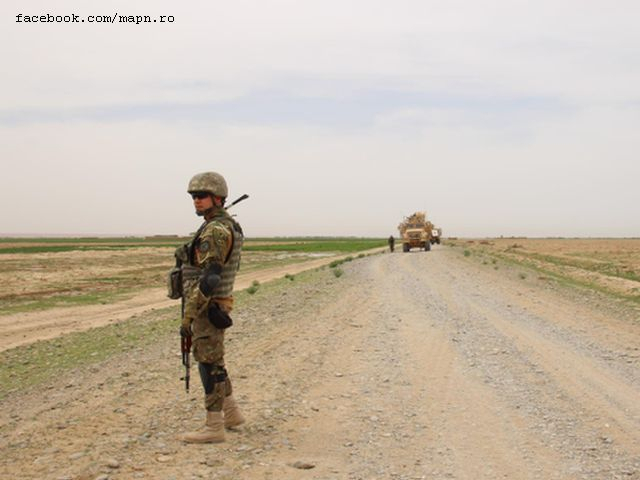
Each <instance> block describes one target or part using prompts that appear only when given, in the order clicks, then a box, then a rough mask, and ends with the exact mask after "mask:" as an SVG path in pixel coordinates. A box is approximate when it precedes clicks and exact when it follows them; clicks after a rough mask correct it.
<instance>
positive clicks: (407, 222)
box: [398, 212, 430, 235]
mask: <svg viewBox="0 0 640 480" xmlns="http://www.w3.org/2000/svg"><path fill="white" fill-rule="evenodd" d="M426 223H427V214H426V213H425V212H415V213H413V214H412V215H409V216H408V217H404V220H402V223H400V224H399V225H398V231H399V232H400V234H401V235H402V234H403V233H404V232H405V231H406V230H407V229H408V228H422V227H424V226H425V224H426ZM429 223H430V222H429Z"/></svg>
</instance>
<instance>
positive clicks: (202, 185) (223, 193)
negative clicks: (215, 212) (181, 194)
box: [187, 172, 229, 198]
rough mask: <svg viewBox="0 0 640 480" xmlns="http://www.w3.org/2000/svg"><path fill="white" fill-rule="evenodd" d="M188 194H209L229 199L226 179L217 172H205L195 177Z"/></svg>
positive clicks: (192, 179) (190, 183) (191, 181)
mask: <svg viewBox="0 0 640 480" xmlns="http://www.w3.org/2000/svg"><path fill="white" fill-rule="evenodd" d="M187 192H189V193H194V192H208V193H210V194H212V195H214V196H216V197H222V198H227V195H228V194H229V190H228V189H227V182H226V181H225V179H224V177H223V176H222V175H220V174H219V173H216V172H204V173H198V174H196V175H194V176H193V177H192V178H191V180H190V181H189V188H188V189H187Z"/></svg>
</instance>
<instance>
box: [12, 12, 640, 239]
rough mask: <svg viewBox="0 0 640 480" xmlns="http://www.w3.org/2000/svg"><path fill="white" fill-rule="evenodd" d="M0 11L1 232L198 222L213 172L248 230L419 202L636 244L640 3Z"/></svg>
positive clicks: (534, 231) (478, 217)
mask: <svg viewBox="0 0 640 480" xmlns="http://www.w3.org/2000/svg"><path fill="white" fill-rule="evenodd" d="M0 13H1V14H2V17H1V20H2V27H1V29H0V31H1V32H2V33H1V34H0V35H1V38H2V41H1V42H0V57H1V58H2V62H3V68H2V75H1V76H0V85H1V86H2V88H0V161H1V162H2V174H1V176H0V204H1V211H0V234H5V235H6V234H17V233H20V234H80V235H82V234H85V235H88V234H105V235H112V234H186V233H188V232H191V231H193V230H195V229H196V228H197V225H198V222H199V220H198V219H197V218H196V217H195V215H194V214H193V208H192V202H191V200H190V198H189V197H188V196H187V194H186V188H187V183H188V181H189V179H190V177H191V176H192V175H193V174H195V173H198V172H202V171H207V170H213V171H217V172H219V173H221V174H223V175H224V176H225V177H226V178H227V181H228V184H229V189H230V198H231V199H234V198H236V197H238V196H240V195H241V194H243V193H248V194H249V195H250V196H251V198H250V199H249V200H246V201H245V202H243V203H241V204H239V205H237V206H236V207H235V208H234V209H233V210H234V212H235V213H236V214H237V216H238V219H239V221H240V222H241V223H242V225H243V227H244V229H245V233H246V234H247V236H249V237H252V236H253V237H256V236H276V235H287V236H289V235H357V236H388V235H389V234H397V231H396V227H397V224H398V223H399V222H400V220H402V217H403V216H405V215H408V214H410V213H412V212H414V211H416V210H425V211H427V214H428V216H429V217H430V218H431V220H432V221H433V222H434V223H436V224H437V225H439V226H441V227H442V229H443V231H444V235H445V236H447V235H450V236H499V235H505V236H507V235H526V236H640V185H639V184H640V158H639V153H640V28H638V18H640V2H638V1H637V0H628V1H627V0H615V1H611V0H609V1H604V0H603V1H592V0H566V1H563V0H553V1H551V0H536V1H533V0H532V1H519V0H504V1H479V0H447V1H431V0H416V1H409V0H405V1H403V0H394V1H389V0H387V1H376V0H366V1H365V0H362V1H360V0H352V1H349V0H340V1H334V0H322V1H305V0H295V1H294V0H289V1H285V0H282V1H271V0H259V1H258V0H254V1H237V0H236V1H233V2H229V1H225V2H222V1H217V0H214V1H212V0H206V1H200V0H191V1H189V2H176V1H175V0H172V1H163V0H139V1H136V2H131V1H112V0H101V1H100V2H91V1H86V0H82V1H80V0H57V1H56V2H51V1H50V0H41V1H33V0H21V1H16V0H4V1H3V2H2V5H1V6H0ZM20 13H22V14H24V15H41V14H44V15H46V14H51V15H72V14H76V15H78V18H79V19H86V21H85V23H49V24H45V23H24V22H22V23H17V22H16V16H17V15H18V14H20ZM90 15H100V16H102V15H109V16H113V15H141V16H142V15H148V16H150V17H151V18H152V19H155V20H157V21H156V22H155V23H153V22H152V23H141V24H138V25H136V24H128V23H118V22H116V23H113V24H111V23H89V22H88V17H89V16H90ZM161 15H164V16H167V17H169V16H171V17H173V21H172V22H169V21H166V20H168V18H167V19H165V22H164V23H161V22H160V16H161Z"/></svg>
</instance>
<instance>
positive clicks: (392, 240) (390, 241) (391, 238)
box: [388, 235, 396, 253]
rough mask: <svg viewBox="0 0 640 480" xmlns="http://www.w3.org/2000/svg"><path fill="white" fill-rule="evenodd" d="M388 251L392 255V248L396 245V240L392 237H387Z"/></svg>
mask: <svg viewBox="0 0 640 480" xmlns="http://www.w3.org/2000/svg"><path fill="white" fill-rule="evenodd" d="M388 242H389V250H390V251H391V253H393V247H394V245H395V244H396V239H395V238H393V235H389V240H388Z"/></svg>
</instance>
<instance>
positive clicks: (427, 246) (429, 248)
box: [424, 242, 431, 252]
mask: <svg viewBox="0 0 640 480" xmlns="http://www.w3.org/2000/svg"><path fill="white" fill-rule="evenodd" d="M429 250H431V242H427V244H426V245H425V247H424V251H425V252H428V251H429Z"/></svg>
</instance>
